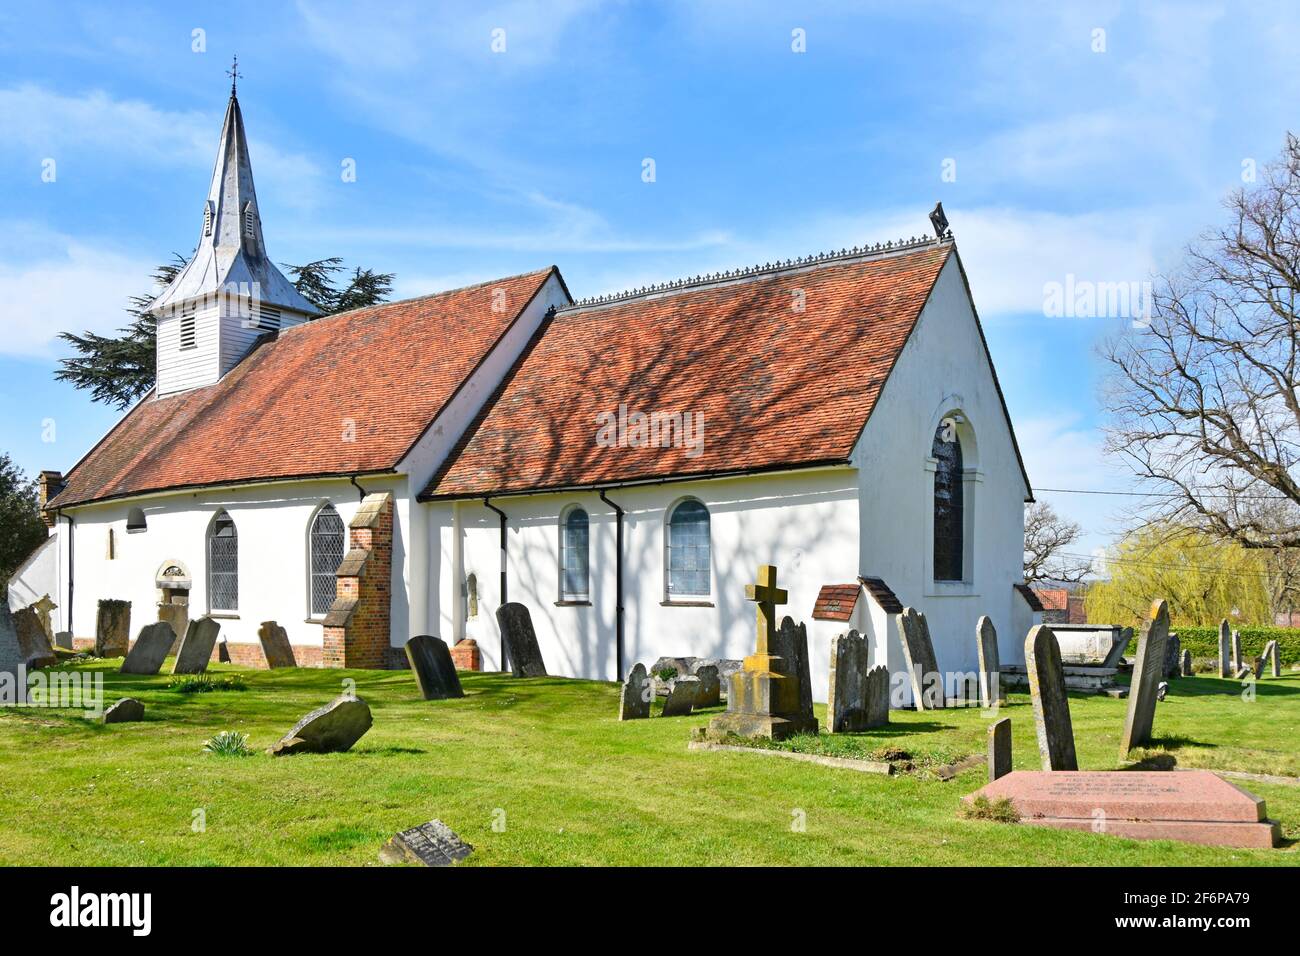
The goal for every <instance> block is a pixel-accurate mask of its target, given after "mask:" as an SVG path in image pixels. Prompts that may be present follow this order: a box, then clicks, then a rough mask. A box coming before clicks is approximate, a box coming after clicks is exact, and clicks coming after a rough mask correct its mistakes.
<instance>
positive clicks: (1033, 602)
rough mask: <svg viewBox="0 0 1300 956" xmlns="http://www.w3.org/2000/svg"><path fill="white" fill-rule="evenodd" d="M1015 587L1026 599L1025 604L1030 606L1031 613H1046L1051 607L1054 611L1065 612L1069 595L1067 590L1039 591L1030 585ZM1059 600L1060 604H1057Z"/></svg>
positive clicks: (1017, 585)
mask: <svg viewBox="0 0 1300 956" xmlns="http://www.w3.org/2000/svg"><path fill="white" fill-rule="evenodd" d="M1013 586H1014V587H1015V589H1016V590H1017V591H1019V592H1020V596H1021V597H1022V598H1024V599H1025V603H1026V604H1028V605H1029V610H1031V611H1046V610H1047V609H1048V608H1049V607H1050V608H1051V609H1052V610H1054V611H1063V610H1065V598H1066V594H1067V592H1066V590H1065V588H1057V589H1049V588H1044V589H1042V590H1038V589H1035V588H1031V587H1030V586H1029V585H1028V584H1016V585H1013ZM1049 595H1050V597H1049ZM1058 600H1059V602H1060V603H1059V604H1058V603H1055V602H1057V601H1058ZM1049 602H1051V603H1049Z"/></svg>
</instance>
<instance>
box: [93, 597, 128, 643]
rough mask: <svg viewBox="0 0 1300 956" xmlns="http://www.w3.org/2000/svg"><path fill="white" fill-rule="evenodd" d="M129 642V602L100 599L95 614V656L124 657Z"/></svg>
mask: <svg viewBox="0 0 1300 956" xmlns="http://www.w3.org/2000/svg"><path fill="white" fill-rule="evenodd" d="M130 643H131V602H130V601H116V600H108V599H106V600H102V601H100V602H99V610H98V612H97V613H96V616H95V656H96V657H126V652H127V648H128V646H129V645H130Z"/></svg>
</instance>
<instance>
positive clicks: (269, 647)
mask: <svg viewBox="0 0 1300 956" xmlns="http://www.w3.org/2000/svg"><path fill="white" fill-rule="evenodd" d="M257 639H258V640H259V641H261V642H262V656H263V657H265V658H266V666H267V667H269V668H270V669H271V670H275V669H277V668H280V667H297V666H298V662H297V661H296V660H294V657H293V645H292V644H290V643H289V632H288V631H286V630H285V629H284V628H282V627H281V626H280V625H279V624H277V623H276V622H275V621H263V622H262V626H261V627H259V628H258V629H257Z"/></svg>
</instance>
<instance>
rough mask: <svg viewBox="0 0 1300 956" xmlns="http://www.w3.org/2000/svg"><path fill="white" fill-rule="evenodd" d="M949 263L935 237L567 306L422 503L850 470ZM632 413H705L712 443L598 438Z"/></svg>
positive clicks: (944, 248)
mask: <svg viewBox="0 0 1300 956" xmlns="http://www.w3.org/2000/svg"><path fill="white" fill-rule="evenodd" d="M951 253H952V246H951V244H950V243H946V242H945V243H942V244H936V243H926V244H925V245H923V246H919V247H915V248H911V249H907V250H905V251H902V252H899V253H895V254H891V255H884V256H875V257H870V258H862V257H858V258H850V259H840V260H831V261H829V262H825V263H817V264H815V265H812V266H809V267H805V268H795V269H789V270H782V271H779V272H774V273H760V274H759V275H757V276H749V277H745V278H743V279H740V280H737V281H728V280H723V281H721V282H718V283H713V284H702V285H699V286H687V287H685V288H682V289H678V290H673V291H670V292H667V293H663V294H651V295H648V296H642V297H637V298H632V299H628V300H621V301H617V300H616V301H614V302H612V303H609V304H603V305H596V306H593V307H577V308H569V309H562V310H560V311H559V313H558V314H557V315H556V317H555V318H554V320H553V321H551V322H550V323H549V324H548V325H547V326H545V327H544V330H543V333H542V334H540V335H539V336H538V337H537V338H536V339H535V340H534V342H533V344H532V346H531V347H530V350H529V351H528V352H527V353H526V355H525V356H524V357H523V358H522V360H521V361H520V362H519V363H518V364H517V365H516V367H515V369H514V370H513V372H512V374H511V375H510V376H509V377H508V378H507V380H506V382H505V383H504V385H503V388H502V389H501V390H500V391H499V392H498V395H497V397H496V398H495V399H494V401H493V402H491V403H489V405H488V406H487V407H486V408H485V410H484V413H483V414H482V415H480V416H479V419H478V420H477V421H476V422H475V423H474V424H473V425H471V426H470V428H469V429H468V430H467V432H466V435H465V436H464V438H463V439H462V442H461V445H460V447H459V449H458V453H456V454H453V455H452V456H449V458H448V464H447V466H446V467H445V468H444V469H443V470H442V471H441V473H439V474H437V475H435V476H434V478H433V480H432V481H431V482H430V484H429V487H428V488H427V489H426V490H425V493H424V495H422V496H421V497H423V498H441V497H446V498H456V497H471V496H477V495H484V494H489V493H491V494H501V493H505V492H519V491H531V490H541V489H547V488H565V487H583V486H591V485H596V484H604V483H615V482H620V481H635V480H643V479H651V480H653V479H656V478H664V477H674V478H681V477H687V476H691V475H707V474H718V473H730V472H741V473H745V472H755V471H762V470H774V469H779V468H783V467H810V466H814V465H818V464H842V463H844V462H846V461H847V459H848V457H849V455H850V453H851V452H852V450H853V446H854V444H855V442H856V441H857V439H858V435H859V434H860V433H861V431H862V429H863V427H864V426H865V424H866V421H867V417H868V416H869V415H870V414H871V409H872V407H873V406H874V405H875V402H876V399H877V397H878V396H879V395H880V391H881V389H882V387H883V386H884V384H885V379H886V378H887V377H888V375H889V372H890V370H891V369H892V368H893V365H894V362H895V360H896V359H897V358H898V355H899V353H900V352H901V351H902V348H903V345H904V343H905V342H906V341H907V338H908V336H909V334H910V333H911V331H912V327H913V325H914V324H915V322H916V318H917V316H918V315H919V313H920V311H921V308H922V306H923V305H924V304H925V302H926V299H927V297H928V296H929V294H930V289H931V288H932V286H933V285H934V282H935V279H936V278H937V277H938V275H939V270H940V269H941V268H942V267H943V265H944V263H945V262H946V261H947V259H948V257H949V255H950V254H951ZM799 304H801V305H802V307H803V308H802V311H800V310H798V309H796V308H795V306H796V305H799ZM620 405H625V406H626V408H627V410H628V411H629V412H643V413H646V414H651V413H656V412H659V413H668V414H672V413H700V414H702V415H703V422H704V442H703V448H702V449H700V450H699V453H698V454H691V453H690V452H691V451H692V449H690V448H688V447H686V446H685V445H680V444H679V447H669V448H657V447H645V446H642V447H631V446H624V447H607V446H602V445H600V444H598V443H597V440H596V439H597V429H598V427H599V422H598V418H597V416H598V414H600V413H615V412H617V411H618V409H619V406H620Z"/></svg>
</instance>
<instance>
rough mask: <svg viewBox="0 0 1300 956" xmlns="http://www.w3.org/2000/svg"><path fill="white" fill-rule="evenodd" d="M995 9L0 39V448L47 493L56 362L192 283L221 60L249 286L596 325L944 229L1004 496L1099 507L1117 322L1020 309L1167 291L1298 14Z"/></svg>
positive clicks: (1266, 153)
mask: <svg viewBox="0 0 1300 956" xmlns="http://www.w3.org/2000/svg"><path fill="white" fill-rule="evenodd" d="M991 6H992V5H990V4H984V3H970V4H962V3H951V4H943V5H940V4H930V3H908V4H898V3H896V2H895V3H887V4H879V5H876V4H866V3H843V4H839V3H827V4H775V3H773V4H763V3H729V2H708V3H706V2H697V3H681V4H674V3H663V4H650V3H596V2H591V3H588V2H577V0H572V2H564V0H560V2H555V3H549V4H540V3H538V4H534V3H525V2H517V3H507V4H497V5H493V4H488V3H484V4H479V3H466V4H440V5H433V4H404V3H401V2H394V3H389V4H385V5H384V6H383V7H382V8H381V7H377V6H375V5H372V4H364V5H363V4H355V5H354V4H347V3H335V2H310V0H302V2H298V3H266V2H262V3H239V2H223V3H210V4H197V5H194V8H193V9H192V10H184V11H178V10H177V9H176V7H177V5H175V4H156V5H151V4H138V5H130V4H125V3H121V4H113V5H112V6H111V7H104V6H97V5H91V4H68V3H48V4H41V5H39V6H38V5H35V4H28V5H24V6H22V7H19V6H18V5H16V4H9V5H6V7H5V8H4V9H2V10H0V331H2V332H3V334H2V335H0V402H2V403H3V406H2V407H3V408H4V415H3V416H2V417H0V449H3V450H5V451H8V452H9V453H10V454H12V455H13V456H14V458H15V459H16V460H17V461H18V462H19V464H20V465H22V466H23V467H24V468H26V469H28V470H29V471H31V472H33V473H34V472H35V471H36V470H37V469H39V468H42V467H53V468H60V469H66V468H68V467H70V466H71V465H72V464H73V463H74V462H75V461H76V460H77V458H78V457H79V456H80V455H81V454H82V453H83V452H84V451H85V450H86V449H87V448H88V447H89V446H90V445H91V444H92V443H93V442H94V441H95V440H96V439H97V438H98V437H99V436H100V435H101V434H102V433H103V432H104V431H105V430H107V429H108V428H109V427H110V425H111V424H112V423H113V421H114V420H116V418H117V416H118V413H117V412H116V411H114V410H112V409H107V408H104V407H101V406H96V405H93V404H92V403H90V402H89V401H88V400H87V399H86V397H85V395H84V393H79V392H77V391H75V390H73V389H72V388H70V387H68V386H66V385H62V384H60V383H56V382H55V381H54V380H53V378H52V370H53V369H54V367H55V360H56V359H57V357H58V356H59V355H60V354H63V353H62V351H61V348H60V345H59V344H58V343H57V342H56V341H55V336H56V335H57V333H58V332H60V331H63V330H68V329H73V330H79V329H85V328H90V329H95V330H98V331H106V330H111V329H114V328H117V327H118V326H119V325H120V324H121V323H122V322H123V321H124V319H125V316H124V313H123V312H122V307H123V305H124V303H125V300H126V297H127V296H129V295H131V294H134V293H140V292H144V291H147V289H148V280H147V275H148V273H149V271H150V269H151V267H152V266H153V265H154V264H155V263H157V262H160V261H162V260H164V259H166V258H167V257H168V256H169V255H170V254H171V253H172V252H188V251H189V250H190V249H191V248H192V246H193V244H194V241H195V238H196V236H197V234H198V230H199V227H200V223H201V209H202V201H203V198H204V195H205V191H206V188H207V180H208V176H209V174H210V170H211V164H212V159H213V154H214V151H215V148H216V140H217V136H218V133H219V125H220V120H221V115H222V112H223V110H224V107H225V101H226V95H227V91H228V84H229V81H228V79H227V78H226V76H225V71H226V69H227V68H228V66H229V64H230V59H231V56H232V54H235V53H237V54H238V55H239V61H240V68H241V72H242V73H243V74H244V79H243V80H242V81H241V84H240V101H241V103H242V104H243V108H244V117H245V121H246V123H247V126H248V132H249V136H250V139H251V141H252V160H253V168H254V173H255V176H256V180H257V189H258V198H259V202H260V205H261V210H262V216H263V221H264V224H265V231H266V238H267V243H268V246H269V248H270V251H271V255H272V257H273V258H274V259H276V260H277V261H280V262H291V263H297V262H304V261H308V260H311V259H317V258H322V257H325V256H331V255H337V256H342V257H344V258H345V259H346V260H347V261H348V262H349V263H350V264H359V265H364V266H368V267H371V268H375V269H380V270H383V271H390V272H395V273H396V274H397V276H398V281H397V290H396V291H397V293H398V294H399V295H400V296H402V297H405V296H410V295H418V294H421V293H425V292H430V291H434V290H437V289H440V288H448V287H452V286H456V285H463V284H465V283H468V282H474V281H481V280H486V279H489V278H492V277H496V276H500V275H504V274H510V273H516V272H520V271H524V270H528V269H533V268H537V267H539V266H544V265H548V264H551V263H555V264H558V265H559V266H560V268H561V269H562V271H563V272H564V274H565V277H566V278H567V280H568V282H569V286H570V288H571V289H572V290H573V292H574V294H575V295H579V296H582V295H588V294H593V293H598V292H605V291H613V290H616V289H621V288H625V287H627V286H632V285H639V284H643V283H645V282H649V281H660V280H663V279H669V278H674V277H678V276H683V275H692V274H695V273H699V272H703V271H709V270H715V269H724V268H733V267H736V266H740V265H747V264H751V263H754V262H762V261H767V260H769V259H773V258H777V257H781V258H784V257H789V256H796V255H801V254H806V253H809V252H814V251H818V250H824V249H830V248H840V247H842V246H852V245H854V244H858V243H862V242H875V241H880V240H885V239H890V238H897V237H899V236H902V235H913V234H921V233H922V232H924V231H926V230H927V229H928V223H927V220H926V215H927V213H928V212H929V210H930V208H931V207H932V206H933V204H934V202H935V200H942V201H943V203H944V206H945V209H946V210H947V211H948V214H949V217H950V219H951V221H952V225H953V229H954V232H955V234H956V236H957V242H958V247H959V249H960V250H961V253H962V257H963V260H964V262H965V264H966V267H967V271H968V273H969V277H970V280H971V285H972V289H973V292H974V295H975V301H976V305H977V307H978V309H979V311H980V315H981V318H982V320H983V322H984V325H985V330H986V333H987V335H988V338H989V342H990V346H991V349H992V352H993V356H994V361H995V363H996V365H997V368H998V371H999V375H1000V377H1001V381H1002V385H1003V388H1004V390H1005V392H1006V395H1007V400H1008V403H1009V405H1010V408H1011V413H1012V417H1013V420H1014V422H1015V425H1016V430H1017V434H1018V437H1019V440H1020V444H1021V447H1022V449H1023V451H1024V453H1025V458H1026V463H1027V466H1028V470H1029V474H1030V478H1031V479H1032V480H1033V482H1034V484H1035V485H1036V486H1037V487H1040V488H1060V487H1065V488H1090V489H1109V490H1124V489H1126V488H1128V487H1130V485H1129V483H1128V481H1127V479H1126V478H1125V476H1124V475H1123V474H1122V473H1119V472H1117V471H1116V470H1115V469H1114V468H1113V467H1112V466H1111V465H1110V464H1109V463H1108V462H1107V461H1106V460H1105V459H1104V458H1103V456H1102V454H1101V447H1100V446H1101V436H1100V433H1099V431H1098V426H1099V424H1100V423H1101V422H1102V421H1103V420H1104V410H1103V409H1102V408H1101V407H1100V405H1099V397H1098V390H1097V384H1098V376H1099V374H1100V372H1101V368H1100V365H1099V362H1098V360H1097V358H1096V356H1095V350H1096V343H1097V342H1098V340H1099V339H1100V338H1101V337H1103V336H1105V335H1108V334H1112V333H1113V332H1115V331H1116V330H1118V329H1120V328H1122V327H1123V326H1125V325H1126V324H1127V320H1126V319H1124V318H1122V317H1120V318H1116V317H1106V318H1052V317H1048V316H1045V315H1044V309H1043V300H1044V286H1045V284H1046V283H1050V282H1064V281H1065V280H1066V277H1067V276H1068V275H1073V276H1075V277H1077V278H1078V279H1080V280H1084V281H1092V282H1129V281H1137V282H1140V281H1143V280H1146V279H1148V278H1149V277H1150V275H1151V274H1152V273H1153V272H1156V271H1159V270H1162V269H1167V268H1169V267H1171V266H1174V265H1176V264H1177V262H1178V259H1179V255H1180V250H1181V249H1182V248H1183V246H1184V245H1185V243H1186V242H1187V241H1188V240H1190V239H1191V238H1193V237H1194V236H1195V235H1196V234H1197V233H1198V232H1200V231H1201V230H1203V229H1205V228H1206V227H1208V226H1210V225H1211V224H1213V223H1214V222H1216V221H1217V220H1218V219H1219V217H1220V216H1221V207H1220V202H1221V199H1222V197H1223V195H1224V194H1225V193H1226V192H1227V191H1228V190H1230V189H1232V188H1235V187H1237V186H1239V185H1240V184H1241V181H1242V169H1243V162H1247V161H1250V160H1253V161H1255V162H1256V163H1259V164H1262V163H1264V162H1267V161H1268V160H1269V159H1271V158H1272V157H1274V156H1275V155H1276V154H1277V153H1278V151H1279V149H1280V147H1281V144H1282V142H1283V138H1284V135H1285V133H1286V131H1287V129H1288V128H1290V129H1297V128H1300V123H1297V121H1296V104H1297V103H1300V58H1297V57H1296V56H1295V49H1296V46H1297V41H1298V40H1300V12H1298V11H1297V10H1296V9H1295V7H1294V5H1292V6H1289V7H1288V6H1285V5H1282V4H1277V5H1273V4H1253V5H1250V6H1245V5H1241V6H1236V5H1231V4H1195V3H1179V4H1170V5H1163V4H1157V3H1143V4H1140V5H1138V4H1122V3H1093V4H1088V5H1077V6H1072V5H1057V4H1025V5H1015V4H998V5H997V9H996V10H990V9H986V8H988V7H991ZM196 30H197V31H202V32H201V33H199V34H196V33H195V31H196ZM496 30H502V31H504V41H505V49H504V51H502V52H494V50H493V48H492V47H493V39H494V31H496ZM796 30H800V31H803V34H802V35H803V37H804V38H805V52H795V50H794V49H792V47H793V46H795V45H796V43H795V39H794V38H795V34H794V31H796ZM1098 31H1104V32H1103V33H1098ZM496 36H497V37H498V38H499V37H500V36H501V34H496ZM196 37H197V38H198V39H196ZM200 41H201V42H200ZM499 45H500V44H499V43H498V46H499ZM196 46H202V47H203V48H204V49H202V50H199V51H196V50H195V47H196ZM647 158H650V159H653V160H654V163H655V181H654V182H652V183H647V182H644V181H643V179H642V169H643V161H644V160H645V159H647ZM50 159H53V160H54V163H55V166H54V169H55V180H54V181H53V182H45V181H43V179H42V171H43V169H45V168H46V166H45V165H44V164H45V163H46V161H47V160H50ZM347 160H353V161H355V167H356V181H355V182H345V181H344V180H343V177H342V176H341V171H342V167H343V163H344V162H345V161H347ZM945 170H947V171H948V172H949V173H950V175H948V176H945V175H944V173H945ZM954 170H955V177H954V176H952V175H951V172H952V171H954ZM51 423H52V427H51ZM51 439H52V440H51ZM1040 497H1041V498H1043V499H1044V500H1048V501H1050V502H1052V503H1053V505H1054V506H1055V507H1056V508H1057V510H1058V511H1060V512H1061V513H1063V514H1065V515H1066V516H1067V517H1070V518H1072V519H1074V520H1076V521H1079V522H1080V523H1081V524H1083V525H1084V528H1085V532H1086V540H1085V542H1084V544H1083V545H1082V547H1083V548H1085V549H1087V550H1091V549H1092V548H1095V547H1097V546H1100V545H1102V544H1104V543H1106V542H1107V541H1108V540H1110V537H1111V536H1112V535H1113V534H1114V533H1115V532H1116V531H1117V530H1119V529H1120V528H1122V527H1123V514H1122V507H1121V506H1122V505H1124V504H1125V503H1126V500H1125V499H1123V498H1115V497H1104V496H1079V495H1063V494H1056V493H1046V492H1044V493H1041V494H1040Z"/></svg>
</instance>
